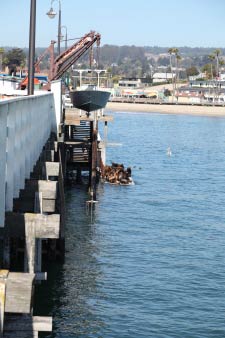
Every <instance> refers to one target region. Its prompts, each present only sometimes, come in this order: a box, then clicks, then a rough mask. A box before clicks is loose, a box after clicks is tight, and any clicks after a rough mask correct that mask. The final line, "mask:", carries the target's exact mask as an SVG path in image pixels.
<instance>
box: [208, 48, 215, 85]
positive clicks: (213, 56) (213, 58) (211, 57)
mask: <svg viewBox="0 0 225 338" xmlns="http://www.w3.org/2000/svg"><path fill="white" fill-rule="evenodd" d="M208 58H209V60H210V61H211V80H212V79H213V61H214V60H215V55H213V54H211V55H208Z"/></svg>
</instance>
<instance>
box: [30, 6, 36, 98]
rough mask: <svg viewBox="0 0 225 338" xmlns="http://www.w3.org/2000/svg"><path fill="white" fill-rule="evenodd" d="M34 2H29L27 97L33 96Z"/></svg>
mask: <svg viewBox="0 0 225 338" xmlns="http://www.w3.org/2000/svg"><path fill="white" fill-rule="evenodd" d="M35 26H36V0H31V2H30V33H29V65H28V95H33V94H34V57H35Z"/></svg>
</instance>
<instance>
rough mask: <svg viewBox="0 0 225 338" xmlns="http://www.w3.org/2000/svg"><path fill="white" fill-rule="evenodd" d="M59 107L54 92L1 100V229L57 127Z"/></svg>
mask: <svg viewBox="0 0 225 338" xmlns="http://www.w3.org/2000/svg"><path fill="white" fill-rule="evenodd" d="M58 86H59V85H58ZM60 88H61V87H60ZM55 106H56V105H55V100H54V95H53V94H52V93H50V92H48V93H45V94H41V95H32V96H26V97H18V98H13V99H9V100H4V101H0V227H3V226H4V216H5V211H11V210H12V208H13V198H15V197H18V196H19V190H20V189H22V188H23V187H24V183H25V178H29V177H30V173H31V172H32V170H33V167H34V165H35V163H36V161H37V160H38V157H39V155H40V153H41V150H42V148H43V146H44V144H45V143H46V141H47V139H48V137H49V135H50V132H51V131H55V130H56V128H57V122H56V109H55Z"/></svg>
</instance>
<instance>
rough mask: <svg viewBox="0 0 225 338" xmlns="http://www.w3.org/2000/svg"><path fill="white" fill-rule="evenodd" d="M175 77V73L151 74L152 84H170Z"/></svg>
mask: <svg viewBox="0 0 225 338" xmlns="http://www.w3.org/2000/svg"><path fill="white" fill-rule="evenodd" d="M175 77H176V74H175V73H168V72H165V73H155V74H153V83H160V82H171V81H172V79H173V78H175Z"/></svg>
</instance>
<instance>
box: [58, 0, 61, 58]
mask: <svg viewBox="0 0 225 338" xmlns="http://www.w3.org/2000/svg"><path fill="white" fill-rule="evenodd" d="M60 39H61V1H60V0H59V21H58V55H59V54H60Z"/></svg>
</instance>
